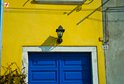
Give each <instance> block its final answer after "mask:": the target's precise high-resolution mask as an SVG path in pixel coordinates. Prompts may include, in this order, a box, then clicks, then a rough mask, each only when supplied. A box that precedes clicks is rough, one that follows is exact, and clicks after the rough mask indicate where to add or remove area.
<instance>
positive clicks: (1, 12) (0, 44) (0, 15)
mask: <svg viewBox="0 0 124 84" xmlns="http://www.w3.org/2000/svg"><path fill="white" fill-rule="evenodd" d="M2 16H3V0H0V65H1V51H2Z"/></svg>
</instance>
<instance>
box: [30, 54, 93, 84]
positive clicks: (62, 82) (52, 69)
mask: <svg viewBox="0 0 124 84" xmlns="http://www.w3.org/2000/svg"><path fill="white" fill-rule="evenodd" d="M28 56H29V57H28V58H29V60H28V61H29V66H28V83H29V84H93V83H92V64H91V63H92V62H91V60H92V59H91V53H90V52H87V53H86V52H29V53H28Z"/></svg>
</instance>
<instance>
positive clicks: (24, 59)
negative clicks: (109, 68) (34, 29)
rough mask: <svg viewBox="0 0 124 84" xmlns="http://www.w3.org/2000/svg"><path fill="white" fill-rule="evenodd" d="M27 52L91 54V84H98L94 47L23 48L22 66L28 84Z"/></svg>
mask: <svg viewBox="0 0 124 84" xmlns="http://www.w3.org/2000/svg"><path fill="white" fill-rule="evenodd" d="M28 52H91V53H92V54H91V56H92V76H93V84H98V66H97V50H96V47H51V46H42V47H41V46H40V47H23V57H22V62H23V63H22V64H23V67H25V72H26V74H27V77H26V82H27V83H28Z"/></svg>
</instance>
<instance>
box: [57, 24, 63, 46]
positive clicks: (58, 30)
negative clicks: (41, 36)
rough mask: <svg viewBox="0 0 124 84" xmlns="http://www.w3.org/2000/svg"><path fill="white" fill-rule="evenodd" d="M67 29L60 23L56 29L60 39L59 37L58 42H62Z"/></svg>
mask: <svg viewBox="0 0 124 84" xmlns="http://www.w3.org/2000/svg"><path fill="white" fill-rule="evenodd" d="M64 31H65V29H63V27H62V26H61V25H60V26H59V27H58V29H56V32H57V35H58V39H57V43H59V44H60V43H62V36H63V33H64Z"/></svg>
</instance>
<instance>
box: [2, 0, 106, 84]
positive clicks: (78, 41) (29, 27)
mask: <svg viewBox="0 0 124 84" xmlns="http://www.w3.org/2000/svg"><path fill="white" fill-rule="evenodd" d="M26 1H27V0H4V2H8V3H9V7H8V8H4V17H3V35H2V36H3V40H2V65H3V66H7V64H10V63H11V62H16V63H17V64H18V65H19V67H20V68H21V65H22V47H23V46H44V45H45V46H46V45H48V46H97V50H98V71H99V83H100V84H106V83H105V81H106V80H105V65H104V53H103V48H102V42H100V41H99V37H100V38H103V25H102V12H100V11H96V12H95V13H94V14H93V15H91V16H90V17H89V18H88V19H86V20H85V21H84V22H82V23H81V24H80V25H76V24H77V22H79V21H80V20H81V19H83V18H84V17H85V16H87V15H88V14H89V13H91V12H92V11H93V10H94V9H95V8H97V7H99V6H100V5H101V0H94V1H93V2H92V3H91V4H88V5H87V4H85V5H82V10H81V11H79V12H76V11H74V12H73V13H72V14H70V15H67V13H68V12H70V11H71V10H72V9H73V8H75V7H76V5H71V6H68V5H41V4H31V0H29V2H27V3H26V4H25V5H24V3H25V2H26ZM59 25H62V26H63V28H64V29H65V32H64V35H63V42H62V43H61V44H59V45H57V44H56V42H55V40H56V39H55V38H56V37H57V34H56V31H55V30H56V29H57V28H58V26H59Z"/></svg>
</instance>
